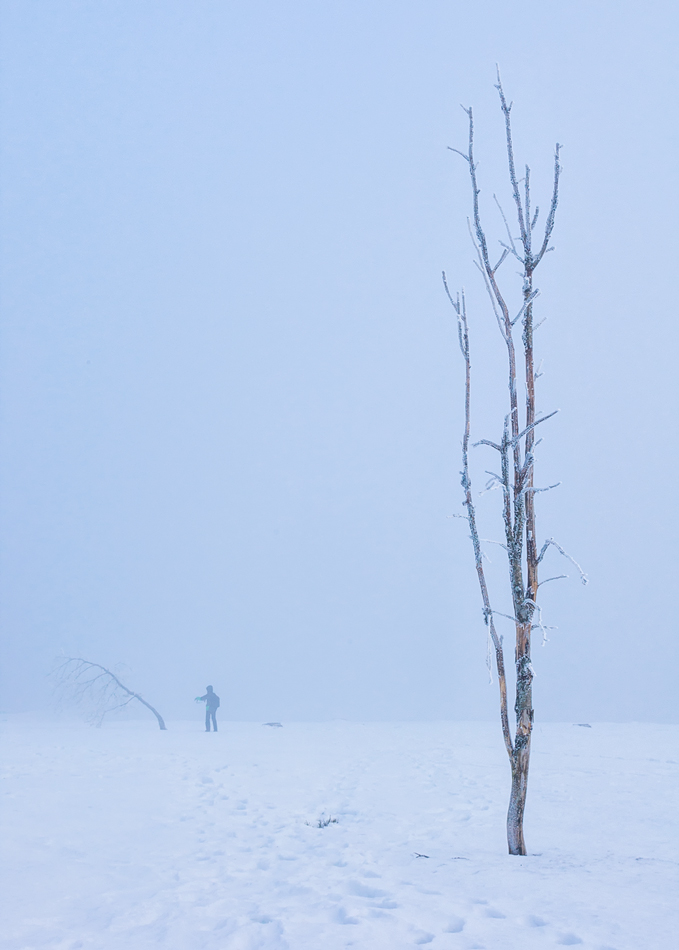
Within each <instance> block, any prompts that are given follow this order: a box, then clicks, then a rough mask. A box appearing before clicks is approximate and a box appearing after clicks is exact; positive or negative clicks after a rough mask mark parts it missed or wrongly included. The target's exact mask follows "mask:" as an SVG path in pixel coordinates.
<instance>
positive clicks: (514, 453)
mask: <svg viewBox="0 0 679 950" xmlns="http://www.w3.org/2000/svg"><path fill="white" fill-rule="evenodd" d="M497 90H498V92H499V95H500V105H501V108H502V113H503V116H504V120H505V131H506V147H507V160H508V170H509V180H510V184H511V189H512V195H513V200H514V204H515V209H516V216H517V219H518V229H519V235H518V237H516V238H515V237H513V236H512V232H511V229H510V227H509V224H508V222H507V219H506V217H505V215H504V212H503V211H502V208H501V207H500V206H499V203H498V208H499V210H500V213H501V215H502V219H503V221H504V226H505V228H506V233H507V238H508V242H509V243H504V242H503V241H500V244H501V246H502V251H501V253H500V256H499V259H498V261H497V263H495V264H494V265H493V264H492V263H491V259H490V255H489V251H488V243H487V240H486V235H485V231H484V228H483V226H482V224H481V215H480V210H479V194H480V191H479V187H478V184H477V177H476V170H477V166H476V164H475V160H474V120H473V115H472V110H471V108H469V109H465V112H466V113H467V116H468V119H469V144H468V149H467V152H466V153H464V152H458V150H457V149H452V151H455V152H458V154H459V155H462V157H463V158H464V159H465V161H466V162H467V164H468V166H469V172H470V177H471V185H472V204H473V217H472V221H471V232H472V239H473V241H474V245H475V248H476V253H477V266H478V268H479V270H480V272H481V274H482V276H483V279H484V282H485V285H486V290H487V291H488V295H489V297H490V301H491V304H492V308H493V312H494V314H495V319H496V321H497V324H498V327H499V330H500V334H501V336H502V338H503V340H504V343H505V346H506V350H507V386H508V411H507V414H506V415H505V418H504V425H503V431H502V438H501V440H500V442H491V441H490V440H488V439H482V440H480V442H477V443H475V444H476V445H486V446H489V447H490V448H492V449H494V450H495V451H497V452H498V454H499V462H500V472H499V473H496V472H489V473H488V474H490V475H491V481H492V482H495V483H496V484H497V485H499V486H500V487H501V488H502V493H503V501H502V522H503V527H504V535H505V540H504V543H503V544H502V546H503V547H504V549H505V551H506V553H507V562H508V568H509V580H510V588H511V591H510V592H511V601H512V607H513V615H512V616H509V615H506V614H500V613H498V612H497V611H493V609H492V607H491V603H490V597H489V593H488V585H487V583H486V578H485V574H484V569H483V555H482V549H481V541H480V538H479V534H478V530H477V525H476V512H475V508H474V503H473V499H472V490H471V478H470V474H469V462H468V448H469V437H470V403H471V395H470V394H471V360H470V350H469V331H468V324H467V313H466V303H465V298H464V293H463V294H462V296H461V297H460V296H459V295H458V296H457V297H456V298H455V299H454V298H453V297H452V295H451V294H450V291H449V289H448V285H447V282H446V278H445V274H444V275H443V279H444V285H445V288H446V293H447V294H448V297H449V299H450V302H451V303H452V305H453V307H454V309H455V311H456V314H457V320H458V335H459V342H460V349H461V351H462V355H463V357H464V360H465V366H466V395H465V432H464V438H463V444H462V465H463V470H462V473H461V474H462V488H463V490H464V493H465V500H464V502H463V504H464V506H465V508H466V516H465V517H466V520H467V522H468V524H469V527H470V534H471V539H472V545H473V548H474V559H475V562H476V572H477V576H478V579H479V585H480V588H481V598H482V601H483V618H484V622H485V624H486V626H487V627H488V631H489V637H490V642H491V644H492V646H493V648H494V652H495V661H496V666H497V673H498V680H499V685H500V718H501V723H502V733H503V737H504V742H505V747H506V749H507V754H508V756H509V762H510V766H511V775H512V782H511V793H510V799H509V809H508V812H507V843H508V847H509V853H510V854H526V845H525V841H524V836H523V816H524V810H525V806H526V792H527V789H528V769H529V765H530V746H531V733H532V729H533V697H532V682H533V668H532V665H531V634H532V631H533V629H535V628H536V627H540V628H542V629H543V631H544V629H545V628H544V627H543V625H542V621H541V619H540V609H539V607H538V605H537V593H538V586H539V584H538V565H539V563H540V561H541V560H542V558H543V556H544V554H545V552H546V550H547V548H548V547H549V545H550V544H553V545H554V546H555V547H557V548H558V550H559V551H560V552H561V553H562V554H564V555H565V556H566V557H569V555H567V554H566V552H565V551H563V549H562V548H561V547H560V546H559V545H557V544H556V542H554V541H553V539H550V540H549V541H546V542H545V544H544V545H543V547H542V549H541V551H540V553H538V551H537V543H536V518H535V494H536V493H537V492H539V491H547V490H548V489H549V488H555V487H556V485H549V486H547V488H536V487H535V486H534V484H533V476H534V464H535V458H534V449H535V445H536V443H535V428H536V426H538V425H539V424H540V423H541V422H544V421H545V420H546V419H549V418H550V417H551V416H553V415H554V413H550V414H549V415H546V416H542V417H541V418H539V419H536V412H535V381H536V379H537V377H538V374H537V373H536V371H535V366H534V353H533V332H534V329H535V328H534V324H533V304H534V301H535V298H536V297H537V294H538V291H537V290H536V289H534V286H533V275H534V273H535V270H536V268H537V267H538V265H539V264H540V262H541V261H542V259H543V257H544V256H545V254H546V253H547V252H548V251H550V250H551V247H549V241H550V238H551V235H552V231H553V229H554V218H555V214H556V207H557V202H558V196H559V176H560V173H561V165H560V162H559V149H560V146H559V145H557V146H556V152H555V156H554V185H553V191H552V198H551V203H550V208H549V213H548V215H547V220H546V223H545V228H544V233H543V235H542V239H541V241H540V245H539V248H538V249H537V250H534V249H533V232H534V230H535V227H536V225H537V221H538V216H539V208H538V207H536V208H535V211H534V212H532V210H531V193H530V169H529V168H528V166H526V170H525V177H524V178H523V180H522V182H521V183H520V182H519V180H518V179H517V175H516V168H515V163H514V145H513V141H512V129H511V121H510V112H511V104H509V105H508V104H507V101H506V99H505V95H504V91H503V89H502V83H501V81H500V76H499V73H498V83H497ZM520 184H522V185H523V194H522V193H521V192H522V189H521V188H520ZM508 256H511V257H514V258H515V259H516V260H517V261H518V262H519V264H520V266H521V270H522V273H521V278H522V286H521V293H522V304H521V307H520V309H519V311H518V313H516V314H512V313H511V312H510V309H509V305H508V303H507V298H506V296H505V294H504V292H503V291H502V290H501V289H500V286H499V284H498V281H497V272H498V270H499V268H500V267H501V265H502V263H503V262H504V260H505V259H506V258H507V257H508ZM519 321H521V326H522V328H523V333H522V335H521V343H522V348H523V363H524V367H523V368H524V372H525V377H524V380H525V381H524V386H523V388H524V389H525V421H524V424H523V428H521V420H520V412H519V395H518V389H519V385H520V384H519V381H518V371H517V356H516V347H515V340H514V327H515V326H516V324H517V323H519ZM570 560H572V558H570ZM573 563H575V562H573ZM576 566H577V565H576ZM580 575H581V578H582V580H583V583H586V582H587V579H586V577H585V575H584V574H583V573H582V571H580ZM561 576H565V575H561ZM549 579H551V578H549ZM536 612H537V621H538V622H537V623H535V622H534V621H535V619H536ZM495 616H504V617H507V618H508V619H509V620H511V621H512V622H513V624H514V629H515V652H514V660H515V665H516V696H515V702H514V712H515V716H516V725H515V731H514V738H513V739H512V735H511V730H510V727H509V716H508V711H507V684H506V677H505V666H504V655H503V648H502V638H501V637H499V636H498V634H497V631H496V628H495V620H494V618H495Z"/></svg>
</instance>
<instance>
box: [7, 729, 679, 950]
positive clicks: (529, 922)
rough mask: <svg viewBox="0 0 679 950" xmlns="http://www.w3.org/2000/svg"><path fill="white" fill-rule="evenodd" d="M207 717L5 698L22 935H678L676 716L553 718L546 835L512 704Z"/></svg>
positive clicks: (663, 949)
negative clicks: (520, 816) (356, 718)
mask: <svg viewBox="0 0 679 950" xmlns="http://www.w3.org/2000/svg"><path fill="white" fill-rule="evenodd" d="M202 730H203V726H202V722H201V721H200V719H197V720H196V722H172V723H168V731H167V732H166V733H161V732H160V731H159V730H158V729H157V728H156V726H155V723H154V722H153V721H152V720H150V719H149V721H148V722H147V721H131V722H111V723H106V724H105V725H104V726H103V727H102V728H101V729H93V728H90V727H88V726H85V725H81V724H79V723H74V722H65V721H40V720H35V719H30V718H22V717H18V716H16V717H6V721H5V722H3V723H2V735H1V740H0V745H1V751H2V761H3V764H4V779H3V788H2V803H3V804H2V813H1V820H2V849H3V855H2V882H1V884H2V894H3V905H4V913H3V918H4V923H3V924H1V925H0V933H1V936H0V948H2V950H38V948H45V950H47V948H49V950H79V948H83V950H118V948H121V950H122V948H130V950H146V948H157V947H162V948H167V950H340V948H347V947H356V948H360V950H401V948H411V947H417V946H427V947H431V948H432V950H476V948H478V950H480V948H487V950H514V948H517V950H518V948H521V950H533V948H536V950H537V948H549V947H556V948H558V947H560V946H576V945H577V946H579V947H581V948H582V950H642V948H649V950H673V948H674V947H676V946H677V924H678V920H677V917H678V916H679V915H678V914H677V910H676V905H677V895H678V894H679V887H678V885H679V873H678V872H679V857H678V855H677V842H678V840H679V835H678V834H677V831H678V824H679V821H678V819H677V815H676V802H677V776H678V773H679V767H678V765H677V762H678V760H679V750H678V747H677V740H678V739H679V727H677V726H659V725H639V724H625V725H611V724H604V725H599V724H593V726H592V728H591V729H589V728H583V727H578V726H573V725H570V724H568V725H561V724H545V725H537V726H536V729H535V733H534V745H533V760H532V766H531V769H532V774H531V779H530V791H529V803H528V813H527V820H526V835H527V842H528V847H529V850H530V851H531V854H530V855H529V856H527V857H525V858H516V857H513V858H512V857H509V856H508V855H507V854H506V853H505V850H506V845H505V839H504V813H505V809H506V801H507V796H508V792H509V770H508V765H507V761H506V756H505V752H504V749H503V746H502V741H501V736H500V729H499V725H498V724H495V723H447V722H434V723H353V722H343V721H340V722H329V723H285V724H284V725H283V728H275V727H268V726H263V725H260V724H252V723H226V722H223V723H221V724H220V732H219V733H217V734H209V735H208V734H206V733H205V732H204V731H202ZM330 817H332V818H336V819H337V821H336V822H331V823H329V824H327V826H326V827H322V828H319V827H318V826H317V825H318V821H319V819H321V820H326V821H327V819H328V818H330ZM418 854H419V855H421V857H417V856H416V855H418ZM425 855H426V857H425Z"/></svg>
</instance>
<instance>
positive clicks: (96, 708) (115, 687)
mask: <svg viewBox="0 0 679 950" xmlns="http://www.w3.org/2000/svg"><path fill="white" fill-rule="evenodd" d="M96 670H99V672H98V673H95V671H96ZM93 673H94V675H92V674H93ZM54 675H55V676H56V679H57V682H58V684H59V687H60V690H61V692H62V693H63V694H68V695H69V696H70V698H71V699H72V700H73V701H74V702H77V703H87V705H88V706H89V714H88V718H89V719H90V721H92V722H94V723H96V725H99V726H100V725H101V723H102V722H103V719H104V716H106V714H107V713H111V712H113V711H114V710H115V709H121V708H122V707H123V706H127V704H128V703H131V702H132V700H133V699H136V700H138V701H139V702H140V703H141V704H142V706H146V708H147V709H149V710H150V711H151V712H152V713H153V715H154V716H155V717H156V720H157V721H158V726H159V728H160V729H162V730H165V729H166V728H167V727H166V725H165V721H164V720H163V717H162V716H161V715H160V713H159V712H158V710H157V709H154V708H153V706H152V705H151V704H150V703H147V702H146V700H145V699H142V697H141V696H140V695H139V693H135V692H134V691H133V690H131V689H128V688H127V686H125V684H124V683H121V681H120V680H119V678H118V677H117V676H116V674H115V673H113V672H112V671H111V670H109V669H107V668H106V667H105V666H101V664H99V663H92V662H91V661H90V660H85V659H83V658H82V657H79V656H66V657H61V658H60V660H59V662H58V665H57V667H56V669H55V671H54Z"/></svg>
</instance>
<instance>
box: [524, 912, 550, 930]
mask: <svg viewBox="0 0 679 950" xmlns="http://www.w3.org/2000/svg"><path fill="white" fill-rule="evenodd" d="M523 923H524V924H525V925H526V927H545V926H546V924H547V921H546V920H543V919H542V917H538V916H537V915H536V914H528V916H527V917H524V919H523Z"/></svg>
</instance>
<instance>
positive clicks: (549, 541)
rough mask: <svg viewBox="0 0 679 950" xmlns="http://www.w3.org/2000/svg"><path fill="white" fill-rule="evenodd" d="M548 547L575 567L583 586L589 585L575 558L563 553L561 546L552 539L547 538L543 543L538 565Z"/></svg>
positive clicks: (565, 552)
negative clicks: (552, 548) (555, 550)
mask: <svg viewBox="0 0 679 950" xmlns="http://www.w3.org/2000/svg"><path fill="white" fill-rule="evenodd" d="M550 546H551V547H554V548H556V549H557V551H558V552H559V553H560V554H563V556H564V557H565V558H568V560H569V561H570V562H571V564H574V565H575V567H577V569H578V571H579V572H580V580H581V581H582V583H583V584H588V583H589V578H588V577H587V575H586V574H585V572H584V571H583V569H582V568H581V567H580V565H579V564H578V562H577V561H576V560H575V558H574V557H571V556H570V554H569V553H568V552H567V551H564V549H563V548H562V547H561V545H560V544H557V542H556V541H555V540H554V538H548V539H547V541H545V543H544V544H543V545H542V549H541V550H540V554H539V555H538V564H539V563H540V561H541V560H542V559H543V557H544V556H545V554H546V553H547V549H548V548H549V547H550Z"/></svg>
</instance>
